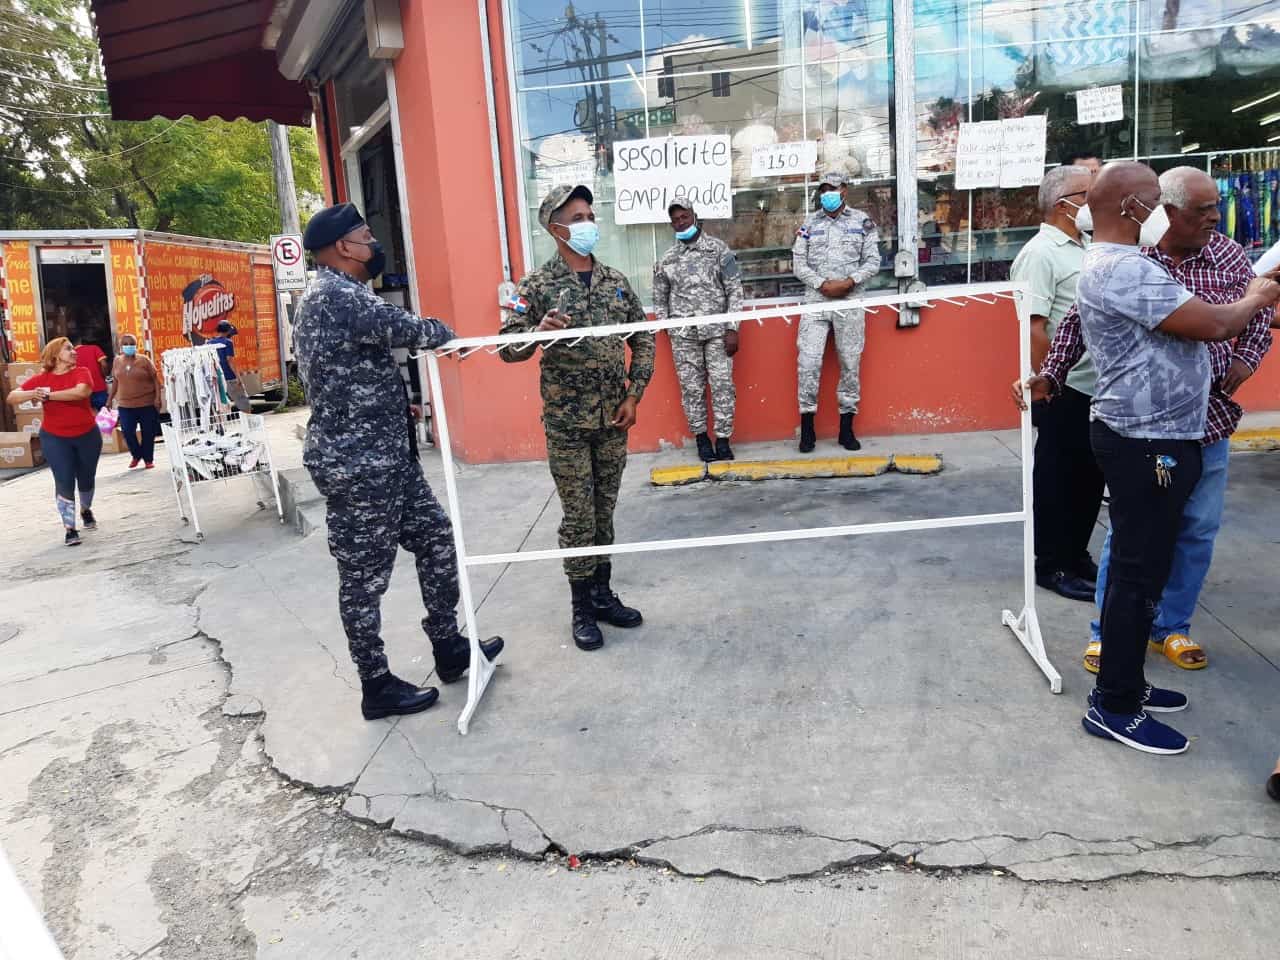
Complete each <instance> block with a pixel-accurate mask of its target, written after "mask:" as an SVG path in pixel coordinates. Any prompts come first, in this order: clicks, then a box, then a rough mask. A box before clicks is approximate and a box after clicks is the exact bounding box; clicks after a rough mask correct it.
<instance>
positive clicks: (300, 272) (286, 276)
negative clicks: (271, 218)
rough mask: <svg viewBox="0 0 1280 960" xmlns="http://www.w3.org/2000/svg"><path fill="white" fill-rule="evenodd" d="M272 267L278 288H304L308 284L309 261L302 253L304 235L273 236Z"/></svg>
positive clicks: (280, 289) (284, 289)
mask: <svg viewBox="0 0 1280 960" xmlns="http://www.w3.org/2000/svg"><path fill="white" fill-rule="evenodd" d="M271 269H272V271H273V272H274V273H275V278H276V289H277V290H279V291H281V292H284V291H286V290H302V289H304V288H305V287H306V285H307V261H306V259H305V258H304V257H303V254H302V236H301V235H300V234H296V233H286V234H279V235H276V236H273V237H272V238H271Z"/></svg>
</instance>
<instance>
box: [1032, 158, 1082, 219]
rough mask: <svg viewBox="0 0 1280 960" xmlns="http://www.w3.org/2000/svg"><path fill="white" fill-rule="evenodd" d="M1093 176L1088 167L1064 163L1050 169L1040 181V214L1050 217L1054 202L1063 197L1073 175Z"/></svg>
mask: <svg viewBox="0 0 1280 960" xmlns="http://www.w3.org/2000/svg"><path fill="white" fill-rule="evenodd" d="M1092 176H1093V174H1091V173H1090V172H1089V168H1088V167H1070V166H1066V165H1065V164H1064V165H1062V166H1058V167H1054V168H1053V169H1052V170H1049V171H1048V172H1047V173H1046V174H1045V175H1044V179H1043V180H1041V181H1040V194H1039V196H1038V197H1037V203H1038V204H1039V206H1040V216H1041V217H1048V216H1049V214H1050V213H1051V212H1053V206H1054V204H1056V203H1057V202H1058V201H1059V200H1061V199H1062V197H1063V194H1064V193H1065V192H1066V189H1067V184H1068V182H1070V180H1071V178H1072V177H1092Z"/></svg>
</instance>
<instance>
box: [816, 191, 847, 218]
mask: <svg viewBox="0 0 1280 960" xmlns="http://www.w3.org/2000/svg"><path fill="white" fill-rule="evenodd" d="M818 202H819V203H821V204H822V209H823V210H825V211H827V213H835V212H836V211H837V210H839V209H840V204H842V203H844V199H843V198H842V197H841V196H840V191H839V190H824V191H823V192H822V193H820V194H818Z"/></svg>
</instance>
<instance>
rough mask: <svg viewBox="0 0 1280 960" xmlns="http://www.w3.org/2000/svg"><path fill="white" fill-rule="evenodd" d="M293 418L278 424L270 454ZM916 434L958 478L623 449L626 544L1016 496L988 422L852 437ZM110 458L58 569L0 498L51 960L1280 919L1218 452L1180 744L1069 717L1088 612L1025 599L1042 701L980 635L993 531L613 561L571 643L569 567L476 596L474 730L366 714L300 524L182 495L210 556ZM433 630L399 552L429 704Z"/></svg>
mask: <svg viewBox="0 0 1280 960" xmlns="http://www.w3.org/2000/svg"><path fill="white" fill-rule="evenodd" d="M304 416H305V412H303V413H302V414H299V413H297V412H290V413H288V414H285V415H283V416H279V417H271V418H269V426H270V428H271V430H272V437H273V450H274V453H275V455H276V457H277V460H278V462H280V464H281V465H282V466H284V467H286V468H289V467H296V466H297V465H298V464H299V462H300V449H299V445H298V443H297V440H296V437H295V436H294V429H295V427H296V425H297V424H298V423H299V422H300V420H301V419H302V418H303V417H304ZM829 447H830V445H829V444H828V448H829ZM908 447H911V448H913V449H917V450H927V451H930V452H932V451H941V452H942V453H943V454H944V455H945V457H946V463H947V468H946V470H945V471H944V472H943V473H942V474H941V475H939V476H937V477H907V476H902V475H893V474H887V475H885V476H882V477H877V478H868V479H859V480H840V481H784V482H768V483H754V484H752V483H737V484H723V483H717V484H714V485H713V484H704V485H700V487H689V488H677V489H675V490H662V491H659V490H657V489H655V488H650V487H648V486H647V485H646V484H645V482H644V477H645V475H646V472H647V467H648V466H649V465H650V464H652V463H659V462H676V461H678V460H680V459H683V457H684V456H687V454H682V453H680V452H678V451H669V452H667V453H665V454H662V455H659V456H656V457H651V458H640V457H637V458H635V460H634V462H633V463H632V465H631V467H630V468H629V470H628V478H627V491H626V496H625V499H624V501H623V508H622V510H621V512H620V516H619V522H620V535H621V536H624V537H628V538H639V537H653V536H665V535H687V534H690V533H698V532H709V533H710V532H715V533H719V532H724V531H726V530H750V529H752V528H755V529H768V528H777V527H786V526H803V525H812V524H818V523H827V522H838V521H843V520H855V519H881V518H888V517H895V518H896V517H903V516H927V515H935V514H949V513H961V512H969V511H971V510H975V509H981V510H987V509H1002V510H1003V509H1010V508H1012V507H1014V506H1016V503H1017V496H1018V480H1017V468H1016V463H1017V461H1016V457H1015V455H1014V449H1015V447H1014V446H1013V445H1012V441H1011V438H1010V437H1008V436H1005V435H979V436H967V437H960V438H931V439H930V440H928V441H927V442H925V441H923V440H921V439H920V438H917V439H916V440H914V441H908V440H902V439H899V440H896V441H875V442H873V443H871V444H868V448H869V451H870V452H876V451H877V450H879V451H881V452H893V451H895V450H896V451H902V450H905V449H907V448H908ZM776 450H777V452H779V453H784V452H789V448H788V447H787V445H778V446H777V447H776ZM741 452H742V454H743V455H744V456H747V455H750V454H751V453H753V452H754V451H752V450H751V448H744V449H743V451H741ZM828 452H831V450H830V449H829V450H828ZM126 462H127V461H126V460H123V459H121V458H104V461H103V464H102V468H101V470H100V476H99V496H98V502H97V505H96V512H97V513H98V516H99V520H100V524H101V527H100V529H99V530H98V531H95V532H94V533H93V534H92V535H86V543H85V545H84V546H82V547H80V548H77V549H76V550H67V549H66V548H64V547H63V546H62V545H61V536H60V531H59V529H58V525H57V521H56V518H55V516H54V513H53V508H52V503H51V500H52V497H51V491H50V489H49V488H50V486H51V483H50V479H49V476H48V474H47V471H41V472H37V473H35V474H32V475H30V476H25V477H21V478H19V479H16V480H13V481H11V482H8V483H5V484H3V485H0V518H3V519H2V520H0V525H2V528H3V530H4V542H3V544H2V545H0V652H2V653H3V654H4V656H3V657H2V658H0V845H2V846H3V847H4V850H5V852H6V855H7V856H8V857H9V858H10V860H11V861H12V862H13V863H14V866H15V868H16V870H17V871H18V874H19V876H20V877H21V879H22V880H23V881H24V883H25V884H26V885H27V888H28V890H29V891H30V892H31V894H32V896H33V898H34V899H35V900H36V902H37V905H38V906H39V907H40V909H41V910H42V911H43V913H44V914H45V916H46V917H47V918H48V922H49V924H50V927H51V929H52V930H53V932H54V934H55V936H56V937H57V939H58V942H59V944H60V945H61V947H62V949H63V951H64V953H65V954H66V956H67V957H68V958H69V960H81V958H83V960H89V958H92V960H101V958H106V960H137V958H141V957H144V956H145V957H146V958H147V960H247V958H254V957H256V958H306V960H330V958H332V960H349V958H353V957H354V958H368V960H375V958H376V960H384V958H392V957H394V958H399V957H406V956H417V955H425V954H441V955H449V956H459V957H476V958H508V957H524V958H546V960H563V958H564V957H571V956H585V955H594V954H604V955H607V956H610V957H618V958H622V960H654V958H662V960H676V958H680V960H684V958H688V960H705V958H709V957H716V958H721V957H722V958H727V960H755V958H760V960H765V958H767V960H774V958H777V957H779V956H782V955H792V954H795V955H802V956H814V957H823V958H833V960H835V958H848V957H863V956H875V957H885V958H908V957H919V956H928V957H947V958H951V957H955V958H966V960H967V958H981V960H1026V958H1028V957H1035V958H1059V957H1061V958H1084V957H1106V958H1113V957H1114V958H1121V957H1126V956H1130V955H1133V954H1136V953H1139V952H1145V953H1151V954H1154V955H1158V956H1161V957H1169V958H1180V960H1181V958H1187V960H1191V958H1195V960H1199V958H1203V957H1215V956H1224V957H1225V956H1232V957H1234V956H1254V955H1258V954H1260V953H1262V952H1263V951H1262V948H1261V945H1262V944H1265V943H1267V942H1269V939H1270V937H1271V936H1272V935H1273V929H1272V928H1273V926H1274V921H1273V914H1274V911H1273V910H1271V909H1269V908H1270V907H1271V904H1272V902H1273V901H1274V896H1275V876H1276V875H1277V874H1280V867H1277V863H1276V859H1277V858H1276V853H1275V847H1276V845H1277V842H1278V841H1277V839H1276V838H1277V837H1280V809H1277V808H1276V807H1275V805H1274V804H1269V802H1268V801H1266V800H1265V799H1263V797H1262V792H1261V787H1260V781H1261V779H1262V777H1263V776H1264V775H1265V773H1266V772H1267V771H1268V770H1269V769H1270V763H1271V761H1272V760H1273V759H1274V758H1273V757H1272V755H1271V754H1272V751H1274V750H1276V749H1280V745H1278V744H1276V743H1274V742H1272V741H1273V738H1272V736H1271V734H1272V733H1273V732H1274V730H1275V729H1276V723H1275V720H1276V715H1275V711H1276V706H1275V696H1274V691H1275V689H1276V674H1275V667H1274V666H1272V664H1274V663H1277V662H1280V660H1278V659H1277V655H1278V653H1277V651H1276V650H1275V645H1276V643H1277V638H1276V634H1275V631H1274V629H1273V628H1272V624H1273V623H1274V622H1275V618H1276V613H1277V612H1278V611H1277V600H1276V592H1275V589H1274V572H1273V571H1274V550H1275V545H1274V542H1273V541H1274V540H1275V534H1274V533H1273V532H1272V531H1274V530H1276V529H1278V526H1277V519H1278V517H1277V508H1276V507H1275V506H1274V504H1275V498H1274V490H1275V484H1276V480H1277V479H1278V478H1280V458H1277V457H1276V456H1275V455H1274V454H1263V453H1256V454H1247V455H1242V456H1237V457H1235V458H1234V459H1233V465H1232V470H1233V482H1232V488H1231V492H1230V503H1229V508H1228V509H1229V513H1228V525H1227V527H1226V529H1224V532H1223V536H1222V538H1221V540H1220V542H1219V550H1218V557H1217V560H1216V562H1215V568H1214V574H1213V577H1212V580H1211V583H1210V585H1209V587H1208V588H1207V589H1206V592H1205V595H1204V608H1203V609H1202V610H1201V613H1200V615H1199V617H1198V619H1197V624H1196V629H1197V635H1198V636H1199V637H1200V638H1201V639H1203V640H1204V641H1205V643H1206V646H1207V648H1208V651H1209V656H1210V657H1211V659H1212V660H1213V664H1212V666H1211V668H1210V669H1209V670H1208V671H1204V672H1202V673H1200V674H1195V675H1184V674H1177V675H1175V671H1174V669H1173V668H1172V667H1171V666H1169V665H1167V664H1165V663H1163V662H1161V663H1157V664H1153V665H1152V668H1151V673H1152V677H1153V678H1159V679H1160V680H1161V681H1163V682H1174V683H1180V684H1181V685H1182V686H1183V687H1184V689H1187V690H1188V691H1189V692H1190V693H1191V695H1192V697H1193V708H1192V710H1190V711H1188V712H1187V713H1186V714H1182V715H1179V717H1178V718H1177V719H1178V721H1179V722H1180V724H1181V725H1182V726H1183V728H1184V729H1186V730H1187V731H1188V732H1191V733H1195V734H1198V735H1199V739H1198V740H1197V742H1196V743H1195V745H1194V747H1193V749H1192V752H1191V753H1190V754H1188V755H1187V756H1185V757H1181V758H1174V759H1169V760H1157V759H1154V758H1146V757H1142V756H1139V755H1137V754H1134V753H1132V752H1130V751H1127V750H1124V749H1123V748H1120V747H1117V746H1114V745H1108V744H1105V743H1102V742H1100V741H1095V740H1093V739H1091V738H1086V737H1085V735H1084V734H1083V733H1082V732H1081V731H1080V729H1079V726H1078V723H1079V714H1080V710H1081V699H1082V695H1083V691H1084V690H1085V689H1086V688H1087V686H1088V684H1089V682H1090V681H1089V678H1088V677H1087V676H1086V675H1085V674H1084V672H1083V671H1082V670H1081V669H1080V668H1079V666H1078V659H1079V656H1080V654H1081V653H1082V649H1083V640H1084V630H1085V625H1086V623H1087V618H1088V611H1087V608H1085V607H1084V606H1083V605H1078V604H1070V603H1067V602H1066V601H1060V600H1058V599H1057V598H1055V597H1050V596H1048V595H1046V594H1044V593H1043V592H1040V593H1039V595H1038V597H1037V600H1038V603H1039V607H1040V611H1041V616H1042V619H1043V621H1044V623H1045V626H1046V633H1047V637H1048V640H1049V644H1050V648H1051V652H1052V654H1053V656H1054V657H1055V659H1056V661H1057V663H1058V666H1059V668H1060V669H1061V670H1062V672H1063V674H1064V677H1065V679H1066V686H1067V692H1066V693H1065V694H1064V695H1063V696H1062V697H1052V696H1051V695H1050V694H1049V693H1048V691H1047V684H1046V683H1045V682H1044V680H1043V678H1042V677H1041V675H1040V674H1039V672H1038V671H1037V670H1036V669H1035V668H1034V667H1033V666H1032V665H1031V663H1030V662H1029V660H1028V659H1027V658H1026V657H1025V655H1024V654H1023V653H1022V650H1021V648H1020V647H1019V646H1018V645H1017V644H1016V642H1015V641H1014V640H1013V638H1012V636H1011V635H1009V634H1008V633H1007V631H1005V630H1004V628H1002V627H1000V626H999V622H998V617H999V611H1000V609H1001V608H1002V607H1004V606H1016V605H1017V604H1018V603H1019V602H1020V597H1019V596H1018V579H1019V574H1018V569H1017V556H1018V537H1017V532H1016V530H1014V529H1012V528H988V529H981V530H980V529H970V530H962V531H953V532H948V533H935V534H919V535H915V534H913V535H899V536H892V537H883V536H876V537H860V538H855V539H849V540H840V541H834V540H833V541H818V542H808V543H793V544H783V545H773V546H769V547H752V548H746V549H744V548H722V549H717V550H702V551H682V552H678V553H670V554H663V555H649V556H646V557H638V558H622V559H620V561H619V564H618V568H619V569H618V587H619V589H620V590H621V591H622V592H623V595H624V597H626V598H627V599H628V600H630V601H632V602H635V603H637V604H639V605H641V606H642V607H643V609H644V611H645V614H646V616H647V620H648V622H647V623H646V625H645V626H644V627H642V628H640V629H639V630H635V631H631V632H621V631H610V632H609V642H608V645H607V646H606V647H605V649H604V650H602V651H600V652H598V653H596V654H583V653H580V652H579V651H577V650H576V649H575V648H573V646H572V645H571V643H570V642H569V640H568V637H567V612H568V611H567V607H568V598H567V590H566V588H565V584H564V580H563V577H562V575H561V574H560V572H559V568H558V564H555V563H535V564H518V565H513V566H511V567H509V568H489V569H482V570H478V571H477V578H476V582H477V588H478V596H480V597H482V598H483V603H482V606H481V627H482V628H483V629H485V630H486V631H489V630H501V631H503V632H504V633H505V634H506V635H507V637H508V640H509V643H510V647H509V652H508V653H507V654H506V655H505V656H504V660H503V666H502V667H501V669H500V670H499V673H498V676H497V677H496V679H495V682H494V684H493V687H492V688H491V690H490V692H489V695H488V696H487V697H486V700H485V702H484V703H483V704H482V706H481V710H480V713H479V714H478V715H477V718H476V720H475V722H474V723H473V726H472V733H471V734H470V736H468V737H466V738H461V737H459V736H458V735H457V733H456V730H455V727H454V722H455V719H456V716H457V712H458V710H460V709H461V706H462V703H463V700H464V691H463V690H462V689H461V688H460V687H448V688H446V689H445V692H444V702H443V703H442V704H441V705H440V706H439V707H437V708H435V709H433V710H431V711H429V712H427V713H425V714H421V715H418V716H415V717H410V718H405V719H404V720H401V721H400V722H398V723H397V722H377V723H365V722H364V721H363V720H361V719H360V718H359V713H358V685H357V684H356V682H355V676H354V671H353V669H352V667H351V665H350V662H349V659H348V658H347V655H346V650H345V640H344V638H343V636H342V633H341V629H340V625H339V623H338V619H337V610H336V582H335V581H336V578H335V573H334V568H333V564H332V560H331V559H330V558H329V557H328V555H327V550H326V548H325V543H324V538H323V536H322V535H313V536H310V537H307V538H300V537H298V536H297V535H296V534H295V533H294V532H293V530H292V528H286V527H282V525H281V524H280V523H279V522H278V521H277V519H276V516H275V514H274V512H273V511H260V510H258V509H257V507H256V505H255V503H254V492H253V491H252V489H251V488H250V487H248V486H247V485H245V484H241V483H238V482H235V483H231V484H227V485H225V486H221V485H217V484H212V485H204V486H202V487H201V488H200V489H199V490H197V496H198V497H199V502H200V509H201V517H202V520H203V521H204V524H205V530H206V534H207V537H206V540H205V541H204V543H203V544H201V545H198V546H197V545H195V544H194V543H192V542H191V536H190V530H189V529H188V528H185V527H183V526H182V524H181V523H180V522H179V521H178V516H177V510H176V508H175V506H174V502H173V497H172V493H171V490H170V488H169V481H168V476H167V475H166V474H165V472H164V469H163V463H164V461H163V453H161V459H160V464H161V469H157V470H154V471H150V472H148V473H143V472H141V471H135V472H129V471H126V470H125V469H124V466H125V463H126ZM428 467H429V472H431V473H432V476H433V481H438V480H439V468H438V461H437V460H434V459H431V458H429V460H428ZM459 475H460V480H461V483H462V489H463V497H464V499H465V503H466V508H467V511H468V518H469V519H468V524H467V530H468V535H469V542H470V544H471V547H472V549H473V550H476V551H493V550H506V549H515V548H516V547H519V546H521V545H523V546H524V547H525V548H526V549H527V548H533V547H540V546H551V545H553V544H554V542H555V526H556V524H557V522H558V514H559V508H558V505H557V503H556V500H555V497H554V494H553V492H552V490H551V484H550V481H549V478H548V477H547V475H546V473H545V467H544V466H542V465H540V464H523V465H513V466H492V467H465V466H464V467H463V468H461V470H460V471H459ZM440 488H441V485H440V484H439V483H437V489H438V490H439V489H440ZM419 606H420V601H419V600H418V597H417V588H416V584H415V583H414V581H413V577H412V569H411V565H410V564H409V563H408V558H407V557H402V558H401V563H400V569H399V571H398V573H397V575H396V577H395V580H394V583H393V586H392V589H391V591H390V593H389V595H388V598H387V603H386V607H385V613H386V623H387V630H388V638H389V643H390V646H391V652H392V658H393V664H394V665H395V666H396V667H397V668H398V669H400V670H402V671H403V672H405V673H406V674H410V675H413V676H414V677H415V679H425V678H426V677H427V676H428V674H429V667H430V659H429V658H430V652H429V647H428V645H427V643H426V642H425V640H424V638H423V637H422V635H421V631H420V628H419V627H418V624H417V621H418V619H419V617H420V615H421V614H420V609H419ZM303 784H310V785H314V786H315V788H316V789H311V788H309V787H307V786H304V785H303ZM344 810H345V811H346V813H344V812H343V811H344ZM374 824H377V826H378V827H381V826H383V825H386V824H390V825H391V826H390V828H389V829H378V828H376V827H375V826H374ZM423 837H425V838H430V840H431V841H433V842H431V843H424V842H422V840H421V839H420V838H423ZM460 851H471V852H472V855H469V856H459V852H460ZM569 853H574V854H579V855H585V854H591V853H595V854H599V856H596V857H592V856H583V857H582V863H581V865H580V866H577V867H575V863H576V861H570V860H569V858H568V854H569ZM610 853H617V854H618V856H609V855H608V854H610ZM942 864H955V866H942ZM716 873H721V874H727V875H728V876H717V875H715V874H716ZM1240 873H1249V874H1253V876H1248V877H1238V876H1230V875H1233V874H1240ZM1154 874H1163V876H1161V877H1159V878H1158V879H1157V878H1156V877H1155V876H1153V875H1154ZM1200 875H1204V877H1205V878H1204V879H1196V877H1198V876H1200ZM783 876H786V877H791V879H787V880H779V881H776V882H768V883H763V882H750V881H746V880H742V879H737V878H738V877H761V878H764V877H783ZM1102 876H1108V877H1114V878H1115V879H1110V880H1104V881H1101V882H1097V883H1094V882H1088V883H1073V884H1061V883H1054V884H1053V885H1051V886H1050V885H1044V884H1042V883H1041V882H1039V881H1037V880H1036V879H1035V878H1040V877H1045V878H1052V879H1064V878H1085V879H1088V878H1094V877H1102ZM1228 877H1230V879H1228ZM1183 905H1185V907H1184V906H1183Z"/></svg>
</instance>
